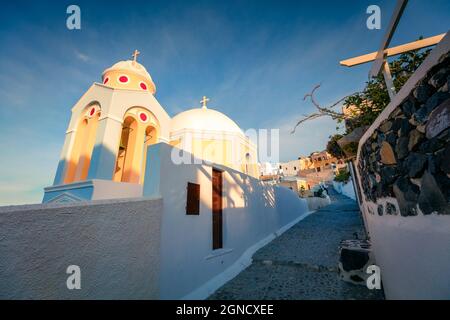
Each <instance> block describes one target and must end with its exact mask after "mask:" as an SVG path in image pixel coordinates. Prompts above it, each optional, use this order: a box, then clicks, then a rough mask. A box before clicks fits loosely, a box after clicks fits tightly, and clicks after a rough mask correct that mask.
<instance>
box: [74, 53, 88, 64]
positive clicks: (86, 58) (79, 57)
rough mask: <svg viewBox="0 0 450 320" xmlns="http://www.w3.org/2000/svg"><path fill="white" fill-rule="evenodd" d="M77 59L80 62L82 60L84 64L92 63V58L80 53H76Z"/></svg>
mask: <svg viewBox="0 0 450 320" xmlns="http://www.w3.org/2000/svg"><path fill="white" fill-rule="evenodd" d="M75 57H77V59H79V60H81V61H83V62H89V61H91V58H90V57H89V56H88V55H86V54H84V53H81V52H79V51H75Z"/></svg>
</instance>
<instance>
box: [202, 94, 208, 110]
mask: <svg viewBox="0 0 450 320" xmlns="http://www.w3.org/2000/svg"><path fill="white" fill-rule="evenodd" d="M208 101H209V98H207V97H206V96H203V99H202V100H201V101H200V103H201V104H202V108H204V109H206V103H207V102H208Z"/></svg>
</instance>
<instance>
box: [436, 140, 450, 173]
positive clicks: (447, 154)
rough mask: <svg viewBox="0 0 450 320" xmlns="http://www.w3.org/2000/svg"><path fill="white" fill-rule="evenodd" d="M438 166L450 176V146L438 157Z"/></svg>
mask: <svg viewBox="0 0 450 320" xmlns="http://www.w3.org/2000/svg"><path fill="white" fill-rule="evenodd" d="M436 158H437V159H436V160H437V161H436V162H437V163H436V164H437V165H438V166H439V168H440V169H441V170H442V172H444V173H445V174H450V145H447V146H446V147H445V149H444V151H442V152H441V153H440V154H439V155H438V156H437V157H436Z"/></svg>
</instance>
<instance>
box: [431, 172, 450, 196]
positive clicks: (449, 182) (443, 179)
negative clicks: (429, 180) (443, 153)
mask: <svg viewBox="0 0 450 320" xmlns="http://www.w3.org/2000/svg"><path fill="white" fill-rule="evenodd" d="M434 179H435V180H436V182H437V184H438V185H439V188H440V189H441V192H442V194H443V195H444V196H445V197H446V199H447V203H450V178H449V177H448V176H447V175H446V174H437V175H435V176H434Z"/></svg>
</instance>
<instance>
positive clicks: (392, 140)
mask: <svg viewBox="0 0 450 320" xmlns="http://www.w3.org/2000/svg"><path fill="white" fill-rule="evenodd" d="M397 138H398V137H397V134H395V133H394V132H390V133H388V134H387V135H386V138H385V140H386V142H387V143H389V144H390V145H391V146H395V145H396V144H397Z"/></svg>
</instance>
